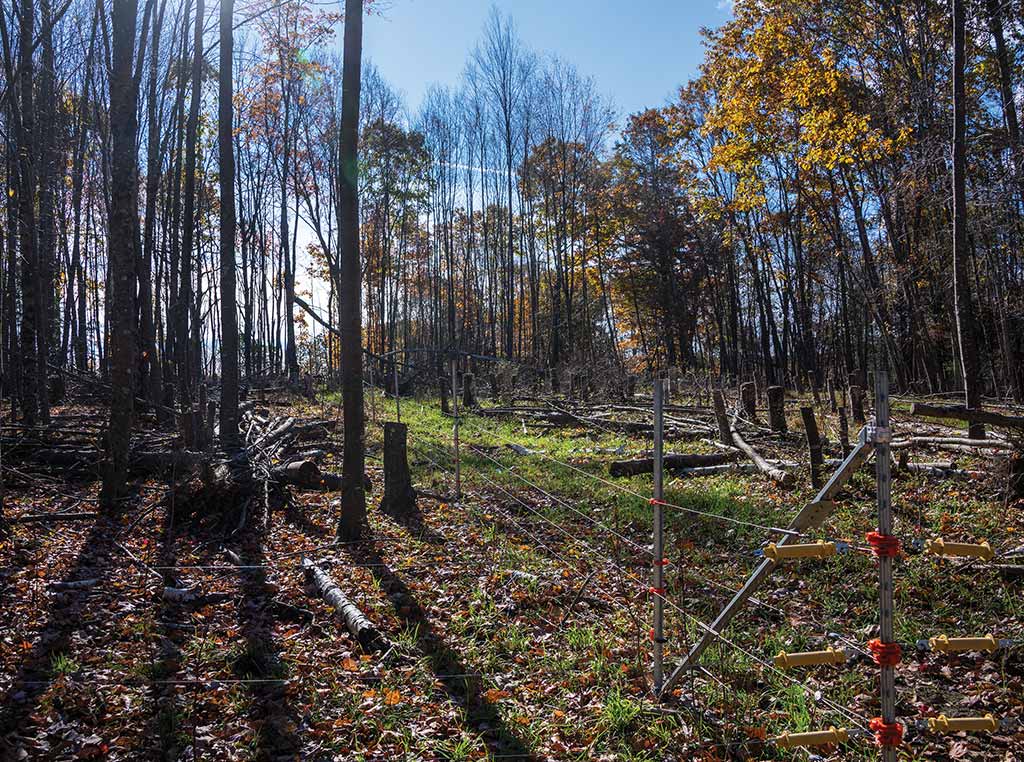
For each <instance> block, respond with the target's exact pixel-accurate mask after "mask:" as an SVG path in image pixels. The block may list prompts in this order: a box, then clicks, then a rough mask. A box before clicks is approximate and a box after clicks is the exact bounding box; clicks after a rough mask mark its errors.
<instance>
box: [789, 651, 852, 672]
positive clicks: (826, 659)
mask: <svg viewBox="0 0 1024 762" xmlns="http://www.w3.org/2000/svg"><path fill="white" fill-rule="evenodd" d="M845 663H846V651H843V650H842V649H839V650H836V649H835V648H828V649H826V650H824V651H795V652H794V653H786V652H785V651H779V653H778V655H777V656H776V657H775V666H776V667H778V668H779V669H789V668H791V667H813V666H816V665H818V664H845Z"/></svg>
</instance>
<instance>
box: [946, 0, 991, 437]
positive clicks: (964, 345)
mask: <svg viewBox="0 0 1024 762" xmlns="http://www.w3.org/2000/svg"><path fill="white" fill-rule="evenodd" d="M965 2H966V0H953V302H954V310H955V312H956V332H957V345H958V348H959V351H960V363H961V369H962V370H963V377H964V391H965V394H966V402H967V407H969V408H980V407H981V388H982V383H981V377H980V376H981V367H980V364H979V362H978V343H977V342H978V331H977V326H976V324H975V316H974V301H973V299H972V298H971V286H970V277H969V274H968V262H967V257H968V252H967V185H966V180H967V178H966V173H967V102H966V101H967V97H966V93H965V87H964V67H965V65H966V58H967V41H966V33H965V26H966V15H967V11H966V6H965ZM969 436H970V438H971V439H984V438H985V426H984V425H983V424H982V423H980V422H978V421H972V422H971V424H970V429H969Z"/></svg>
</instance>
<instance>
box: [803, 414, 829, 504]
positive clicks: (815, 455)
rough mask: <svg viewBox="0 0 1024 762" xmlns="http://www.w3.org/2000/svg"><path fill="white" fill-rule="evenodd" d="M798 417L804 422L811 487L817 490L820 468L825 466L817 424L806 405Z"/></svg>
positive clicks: (819, 483)
mask: <svg viewBox="0 0 1024 762" xmlns="http://www.w3.org/2000/svg"><path fill="white" fill-rule="evenodd" d="M800 417H801V418H803V421H804V433H805V434H806V435H807V449H808V450H809V451H810V454H811V485H812V486H813V487H814V489H819V488H820V487H821V466H823V465H824V464H825V458H824V457H823V456H822V453H821V434H820V433H819V432H818V422H817V421H816V420H815V419H814V408H812V407H810V406H808V405H803V406H801V407H800Z"/></svg>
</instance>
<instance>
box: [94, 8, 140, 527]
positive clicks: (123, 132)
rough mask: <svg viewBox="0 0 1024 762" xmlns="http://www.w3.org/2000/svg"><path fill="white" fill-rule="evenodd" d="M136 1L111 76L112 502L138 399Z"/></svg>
mask: <svg viewBox="0 0 1024 762" xmlns="http://www.w3.org/2000/svg"><path fill="white" fill-rule="evenodd" d="M137 18H138V6H137V4H136V0H113V10H112V27H113V68H112V70H111V79H110V135H111V149H112V158H111V199H110V222H109V230H108V243H109V258H110V282H109V284H108V289H109V291H110V312H109V315H108V320H109V321H110V340H109V349H108V355H109V362H110V383H111V400H110V425H109V431H108V437H109V441H108V446H109V453H108V455H109V461H108V463H107V468H106V471H105V473H104V477H103V493H102V499H103V502H104V504H105V505H107V506H108V507H110V506H113V504H114V503H115V502H116V501H117V499H118V498H119V497H121V495H122V493H123V492H124V483H125V476H126V474H127V470H128V446H129V443H130V440H131V429H132V414H133V412H134V402H135V383H134V381H135V378H134V377H135V350H136V329H135V314H136V313H135V286H136V277H137V272H136V262H135V251H136V247H135V240H134V238H135V234H136V230H137V227H136V224H135V223H136V220H137V218H138V209H137V203H136V195H137V189H136V180H137V172H136V145H135V139H136V134H137V133H138V116H137V115H136V105H137V100H138V93H137V90H136V87H135V78H134V74H133V71H132V61H133V55H134V52H135V26H136V22H137Z"/></svg>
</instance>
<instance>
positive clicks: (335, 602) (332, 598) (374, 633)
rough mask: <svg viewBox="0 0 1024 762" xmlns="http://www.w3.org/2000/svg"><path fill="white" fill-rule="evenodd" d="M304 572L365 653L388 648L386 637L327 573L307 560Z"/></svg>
mask: <svg viewBox="0 0 1024 762" xmlns="http://www.w3.org/2000/svg"><path fill="white" fill-rule="evenodd" d="M302 570H303V572H304V573H305V575H306V579H307V580H309V582H310V583H311V584H312V585H313V586H314V587H315V588H316V591H317V593H318V594H319V595H320V597H321V598H323V599H324V600H325V601H326V602H327V603H328V605H330V606H331V608H333V609H334V613H335V616H337V617H338V618H339V619H341V621H342V622H343V623H344V624H345V627H346V628H347V629H348V631H349V632H350V633H352V636H353V637H354V638H355V639H356V640H357V641H359V645H360V646H362V648H363V650H364V651H383V650H384V649H386V648H387V647H388V643H387V640H386V639H385V638H384V636H383V635H381V633H380V632H379V631H378V630H377V628H376V627H375V626H374V625H373V623H372V622H371V621H370V620H369V619H367V618H366V616H365V615H364V614H363V612H362V611H360V610H359V607H358V606H356V605H355V604H354V603H353V602H352V601H350V600H349V599H348V598H347V597H345V594H344V593H343V592H341V588H340V587H338V585H337V584H336V583H335V582H334V580H333V579H331V577H330V575H329V574H327V572H325V571H324V570H323V569H321V568H320V567H319V566H317V565H316V564H314V563H313V562H312V561H310V560H309V559H307V558H304V559H302Z"/></svg>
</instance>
